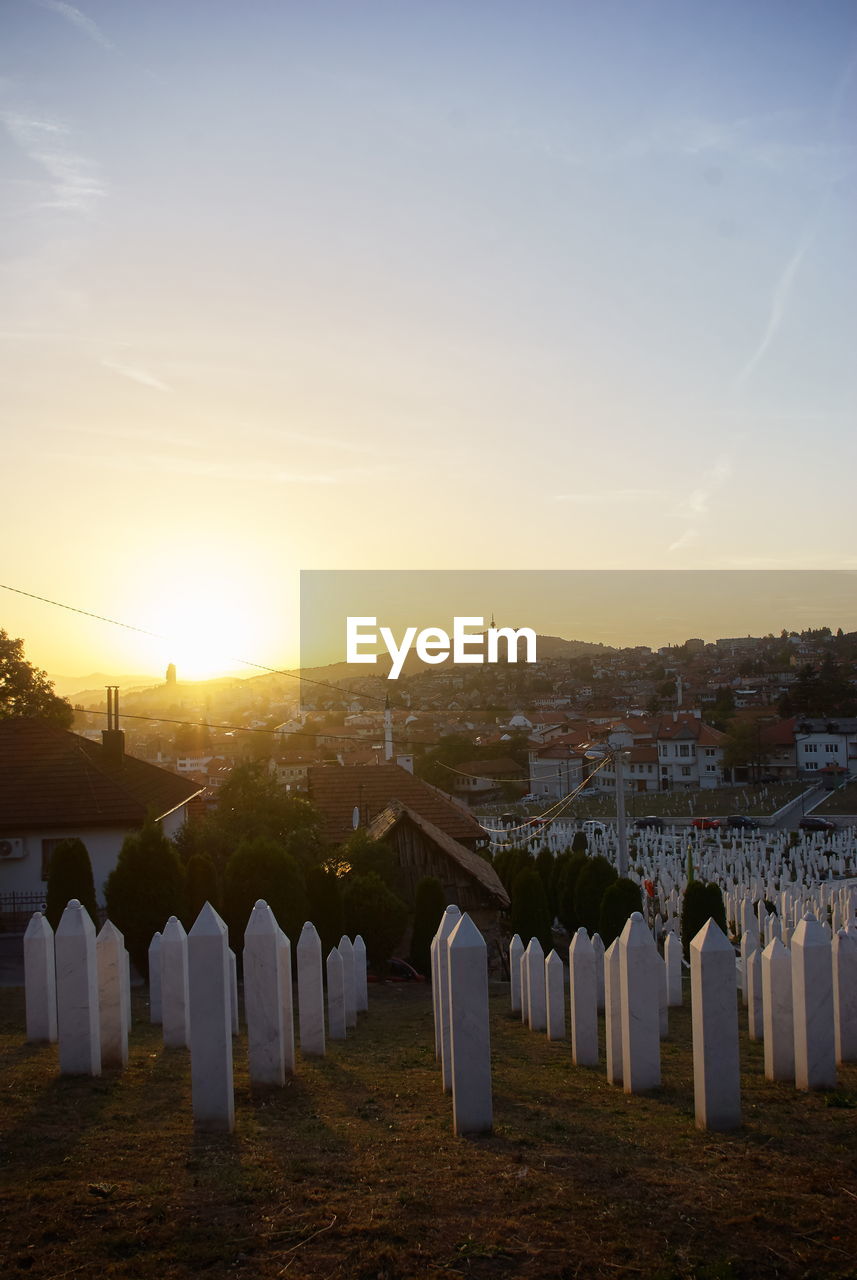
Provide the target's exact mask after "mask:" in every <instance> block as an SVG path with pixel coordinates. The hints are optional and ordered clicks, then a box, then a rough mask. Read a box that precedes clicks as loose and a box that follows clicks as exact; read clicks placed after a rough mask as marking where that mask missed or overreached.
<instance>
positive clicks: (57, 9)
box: [36, 0, 116, 49]
mask: <svg viewBox="0 0 857 1280" xmlns="http://www.w3.org/2000/svg"><path fill="white" fill-rule="evenodd" d="M36 4H37V5H38V7H39V8H40V9H49V10H50V11H51V13H57V14H59V16H60V17H61V18H65V20H66V22H70V23H71V25H72V26H73V27H77V29H78V31H83V32H84V34H85V35H87V36H89V38H90V40H94V41H95V43H96V44H99V45H101V48H102V49H114V48H115V47H116V46H115V45H114V44H113V42H112V41H111V40H108V39H107V36H106V35H105V34H104V32H103V31H102V30H101V28H100V27H99V25H98V23H97V22H95V21H94V20H93V19H92V18H88V17H87V16H86V14H85V13H82V12H81V11H80V9H76V8H75V7H74V5H73V4H66V3H65V0H36Z"/></svg>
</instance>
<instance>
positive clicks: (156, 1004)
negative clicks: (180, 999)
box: [149, 929, 162, 1027]
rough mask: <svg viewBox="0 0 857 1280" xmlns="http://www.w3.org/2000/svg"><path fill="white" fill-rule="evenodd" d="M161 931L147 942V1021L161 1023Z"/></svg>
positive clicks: (154, 1024)
mask: <svg viewBox="0 0 857 1280" xmlns="http://www.w3.org/2000/svg"><path fill="white" fill-rule="evenodd" d="M161 1019H162V1014H161V931H160V929H159V930H158V932H157V933H156V934H155V935H154V936H153V938H152V941H151V942H150V943H149V1021H150V1022H151V1024H152V1026H155V1027H159V1026H160V1025H161Z"/></svg>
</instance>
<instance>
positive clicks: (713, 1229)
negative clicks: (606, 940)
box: [0, 984, 857, 1280]
mask: <svg viewBox="0 0 857 1280" xmlns="http://www.w3.org/2000/svg"><path fill="white" fill-rule="evenodd" d="M686 998H689V993H686ZM134 1000H135V1016H136V1020H135V1026H134V1029H133V1032H132V1039H131V1054H130V1061H129V1064H128V1067H127V1069H126V1070H125V1071H124V1072H122V1073H121V1074H120V1073H118V1072H110V1073H106V1074H105V1075H104V1076H103V1077H102V1078H101V1079H98V1080H91V1079H61V1078H60V1077H59V1076H58V1074H57V1052H56V1046H29V1045H26V1044H25V1043H24V1037H23V1030H22V1029H23V1025H24V1011H23V993H22V992H21V990H20V989H14V988H10V989H5V990H0V1133H1V1134H2V1137H0V1141H1V1142H2V1148H0V1168H2V1175H0V1177H2V1182H0V1189H1V1191H0V1193H2V1207H3V1212H2V1217H0V1275H2V1276H3V1277H4V1280H5V1278H6V1277H10V1276H12V1277H14V1276H16V1275H19V1274H28V1275H29V1276H31V1277H33V1280H36V1278H38V1280H64V1278H65V1277H66V1276H79V1277H89V1276H93V1277H95V1276H98V1277H123V1280H125V1278H128V1280H132V1278H135V1277H158V1280H178V1278H179V1277H190V1276H195V1275H199V1274H202V1275H206V1276H211V1277H221V1276H236V1277H248V1280H249V1278H251V1277H252V1278H253V1280H269V1278H272V1277H276V1276H288V1277H290V1280H299V1278H302V1277H313V1280H315V1278H316V1277H317V1278H318V1280H339V1278H343V1280H344V1278H345V1277H348V1280H405V1278H407V1277H428V1276H450V1275H459V1276H472V1277H485V1278H486V1280H487V1278H489V1277H545V1278H547V1277H556V1278H557V1280H572V1278H573V1277H581V1278H582V1280H586V1278H587V1277H602V1276H605V1277H606V1276H610V1277H621V1276H629V1277H631V1276H633V1277H637V1276H646V1277H657V1278H658V1280H673V1278H676V1280H678V1278H689V1277H697V1278H698V1280H731V1278H735V1280H738V1278H740V1280H744V1278H749V1277H753V1278H762V1277H764V1278H766V1280H767V1278H768V1277H813V1278H816V1277H817V1278H818V1280H822V1278H826V1277H846V1276H851V1277H857V1066H849V1067H847V1068H844V1069H842V1070H841V1073H840V1084H839V1087H838V1088H837V1090H836V1091H835V1092H833V1093H829V1092H828V1093H818V1094H811V1095H803V1094H798V1093H796V1092H795V1090H793V1089H791V1088H787V1087H785V1086H783V1085H773V1084H768V1083H766V1082H765V1080H764V1078H763V1073H762V1047H761V1045H757V1044H750V1043H749V1042H748V1041H747V1040H746V1038H745V1037H743V1036H742V1047H741V1048H742V1069H743V1073H744V1079H743V1102H744V1116H745V1125H744V1128H743V1129H741V1130H739V1131H738V1132H736V1133H734V1134H731V1135H713V1134H707V1133H701V1132H699V1131H698V1130H697V1129H696V1128H695V1127H694V1119H693V1088H692V1062H691V1054H690V1010H689V1008H688V1007H687V1006H686V1007H685V1008H684V1009H681V1010H673V1011H671V1034H670V1038H669V1040H667V1041H665V1042H664V1044H663V1080H664V1084H663V1086H662V1088H661V1089H659V1090H657V1091H655V1092H653V1093H651V1094H648V1095H645V1096H637V1097H626V1096H625V1095H624V1094H623V1093H622V1092H621V1091H620V1090H617V1089H616V1088H615V1087H613V1086H611V1085H609V1084H608V1083H607V1081H606V1078H605V1075H604V1072H603V1069H601V1070H598V1071H595V1070H587V1069H584V1068H575V1067H573V1066H572V1064H571V1057H570V1049H569V1045H568V1043H567V1042H566V1043H564V1044H562V1043H560V1044H549V1043H548V1042H547V1041H546V1039H545V1037H544V1036H540V1035H535V1034H531V1033H530V1032H528V1031H526V1030H525V1029H524V1028H523V1027H522V1026H521V1024H520V1021H518V1020H517V1019H513V1018H511V1017H510V1015H509V1013H508V987H506V986H503V985H501V984H497V985H495V986H493V987H492V991H491V1008H492V1052H493V1064H494V1067H493V1071H494V1107H495V1128H494V1132H493V1134H491V1135H490V1136H485V1137H481V1138H476V1139H467V1140H462V1139H457V1138H455V1137H454V1136H453V1134H452V1116H451V1103H450V1099H449V1098H448V1097H447V1096H445V1095H444V1094H443V1092H442V1089H441V1085H440V1076H439V1071H438V1069H437V1065H436V1063H435V1058H434V1039H433V1031H432V1017H431V998H430V992H429V991H428V989H427V988H426V987H407V986H394V985H380V986H376V987H374V988H372V990H371V993H370V1011H369V1013H368V1014H364V1015H361V1020H360V1025H359V1027H358V1028H357V1030H356V1032H355V1033H354V1034H353V1035H352V1036H351V1038H350V1039H349V1040H348V1042H347V1043H346V1044H336V1045H330V1046H329V1053H328V1056H327V1057H326V1058H325V1059H323V1060H317V1061H303V1060H301V1059H300V1057H299V1060H298V1071H297V1073H296V1075H295V1076H294V1077H292V1078H291V1079H290V1081H289V1083H288V1084H287V1086H286V1087H285V1088H284V1089H278V1090H266V1091H256V1092H254V1093H253V1094H251V1092H250V1089H249V1084H248V1080H247V1071H246V1041H245V1039H244V1037H243V1036H241V1037H239V1038H238V1039H236V1041H235V1045H234V1047H235V1082H236V1128H235V1133H234V1134H233V1135H231V1136H229V1137H225V1136H222V1137H214V1136H209V1135H199V1134H195V1133H194V1130H193V1124H192V1119H191V1107H190V1069H189V1059H188V1055H187V1053H186V1051H184V1050H165V1049H163V1047H162V1045H161V1043H160V1035H159V1032H160V1028H152V1027H150V1026H149V1025H148V1024H147V1023H146V1022H145V1021H144V1018H145V1016H146V1011H145V992H144V991H139V992H135V996H134ZM743 1022H744V1019H742V1025H743Z"/></svg>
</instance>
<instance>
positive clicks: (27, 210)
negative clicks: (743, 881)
mask: <svg viewBox="0 0 857 1280" xmlns="http://www.w3.org/2000/svg"><path fill="white" fill-rule="evenodd" d="M855 106H857V8H855V6H854V4H853V3H851V0H806V2H797V0H752V2H749V3H748V2H747V0H723V2H722V3H719V4H717V5H711V4H709V3H705V2H703V0H623V2H621V3H620V2H618V0H601V2H599V3H597V4H596V3H593V2H592V0H586V2H584V0H563V3H553V2H548V0H529V2H528V3H527V4H522V3H506V2H505V0H469V2H468V3H463V2H462V0H456V2H455V3H447V2H446V0H432V2H431V3H428V0H423V2H421V3H417V2H415V0H395V2H393V0H389V2H382V0H343V2H333V0H330V2H328V0H314V3H312V4H305V3H303V2H300V0H278V2H277V3H274V2H273V0H271V2H263V0H248V2H247V3H245V4H243V5H235V4H234V3H221V2H220V0H182V3H181V4H175V3H174V2H173V0H147V2H146V3H145V4H139V3H132V2H131V0H86V3H83V4H82V5H81V6H80V7H78V6H76V5H72V4H70V3H65V2H64V0H4V2H3V4H2V6H1V7H0V197H1V198H0V232H2V234H0V377H2V382H3V386H4V395H3V398H2V410H1V411H0V412H2V417H0V449H2V458H3V468H2V470H3V476H4V481H5V483H4V499H5V501H4V512H3V514H4V519H3V525H2V527H3V539H2V545H0V581H2V583H3V584H5V585H6V586H10V585H11V586H13V587H16V588H17V589H18V590H21V591H27V592H30V593H32V594H33V595H37V596H42V597H45V598H48V599H51V600H58V601H61V602H63V603H66V604H69V605H72V606H75V607H76V608H80V609H84V610H88V611H90V612H92V613H96V614H101V615H105V616H108V617H112V618H116V619H118V620H120V621H124V622H126V623H129V624H132V625H133V626H136V627H139V628H141V629H142V630H144V631H149V632H154V633H157V635H158V636H161V635H164V636H168V637H169V639H168V640H166V641H161V640H152V639H147V638H146V637H143V636H142V635H140V634H139V633H138V632H133V631H130V630H128V629H127V628H119V627H110V626H108V625H107V624H104V623H99V622H95V621H92V620H90V621H87V620H85V619H84V618H82V617H81V616H80V615H75V614H72V613H70V612H68V611H62V610H59V609H57V608H54V607H52V606H49V605H45V604H40V603H37V602H35V601H32V600H28V599H26V598H25V597H23V596H20V595H16V594H14V593H11V592H8V591H0V627H5V629H6V630H8V631H10V632H11V633H12V634H14V635H20V636H23V638H24V639H25V643H26V649H27V653H28V656H30V657H31V658H32V660H33V661H35V662H36V663H37V664H38V665H39V666H43V667H46V668H47V669H48V670H49V671H51V672H54V673H58V674H59V673H63V674H74V673H84V672H88V671H94V670H108V671H109V670H114V671H129V670H130V671H149V670H151V671H159V670H161V669H162V667H163V665H164V664H165V662H166V661H169V660H175V661H177V662H178V665H179V668H180V674H181V673H182V672H184V673H185V674H187V675H188V676H201V675H209V674H214V673H215V672H216V671H219V670H225V669H227V668H231V669H240V667H236V664H235V663H234V661H232V659H234V658H235V657H236V656H240V657H246V658H248V659H251V660H253V661H257V662H260V663H264V664H270V665H272V666H279V665H281V664H290V663H292V662H294V661H295V660H296V657H297V640H298V618H297V611H298V575H299V572H300V571H301V570H318V569H325V570H332V569H338V570H354V569H372V570H386V569H393V570H407V569H420V570H425V569H471V570H479V569H481V570H498V569H516V570H530V571H534V570H561V569H682V570H686V569H700V570H710V569H734V570H753V569H810V570H818V569H835V568H854V567H857V550H855V538H854V534H855V528H854V510H855V503H854V498H853V476H854V474H855V454H857V432H855V430H854V426H855V422H854V419H855V400H856V399H857V397H855V389H857V361H855V360H854V359H853V354H852V353H853V346H854V335H855V332H857V325H855V320H856V319H857V315H855V312H857V270H856V269H855V237H854V234H853V225H854V212H855V200H854V196H855V186H857V183H855V176H857V135H855V130H854V123H855ZM700 582H704V575H701V576H700ZM703 595H704V587H701V588H700V599H701V598H702V596H703ZM619 607H620V602H617V608H619ZM477 612H478V611H477ZM784 625H789V624H788V622H784ZM749 629H750V628H746V629H745V628H742V629H741V631H743V630H749ZM697 630H698V628H696V627H695V626H694V612H693V595H692V593H691V594H690V595H689V596H688V628H687V634H688V635H692V634H695V633H696V631H697ZM675 638H676V637H674V636H673V635H672V634H670V635H665V636H664V637H662V638H660V637H647V638H645V639H642V640H641V642H644V643H652V642H655V643H658V642H660V643H667V642H668V641H670V640H674V639H675ZM683 638H684V637H683Z"/></svg>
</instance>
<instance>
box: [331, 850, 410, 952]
mask: <svg viewBox="0 0 857 1280" xmlns="http://www.w3.org/2000/svg"><path fill="white" fill-rule="evenodd" d="M407 923H408V908H407V906H406V905H405V903H404V902H402V900H401V898H399V897H397V896H396V894H395V893H393V892H392V891H391V890H390V889H388V888H387V886H386V885H385V884H384V881H383V880H382V879H381V877H380V876H379V875H376V873H375V872H374V871H370V872H369V873H368V874H367V875H364V876H349V878H348V881H347V883H346V886H345V924H346V928H347V930H348V933H349V935H350V936H351V937H354V936H355V935H356V934H358V933H359V934H360V936H361V937H362V939H363V941H364V942H365V943H366V955H367V957H368V959H369V960H370V961H371V963H372V964H373V965H374V966H375V967H376V969H378V970H383V969H384V968H386V965H387V963H388V961H389V959H390V957H391V956H392V954H393V952H394V951H395V949H396V947H397V946H398V945H399V943H400V942H401V940H402V934H403V933H404V932H405V926H406V924H407Z"/></svg>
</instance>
